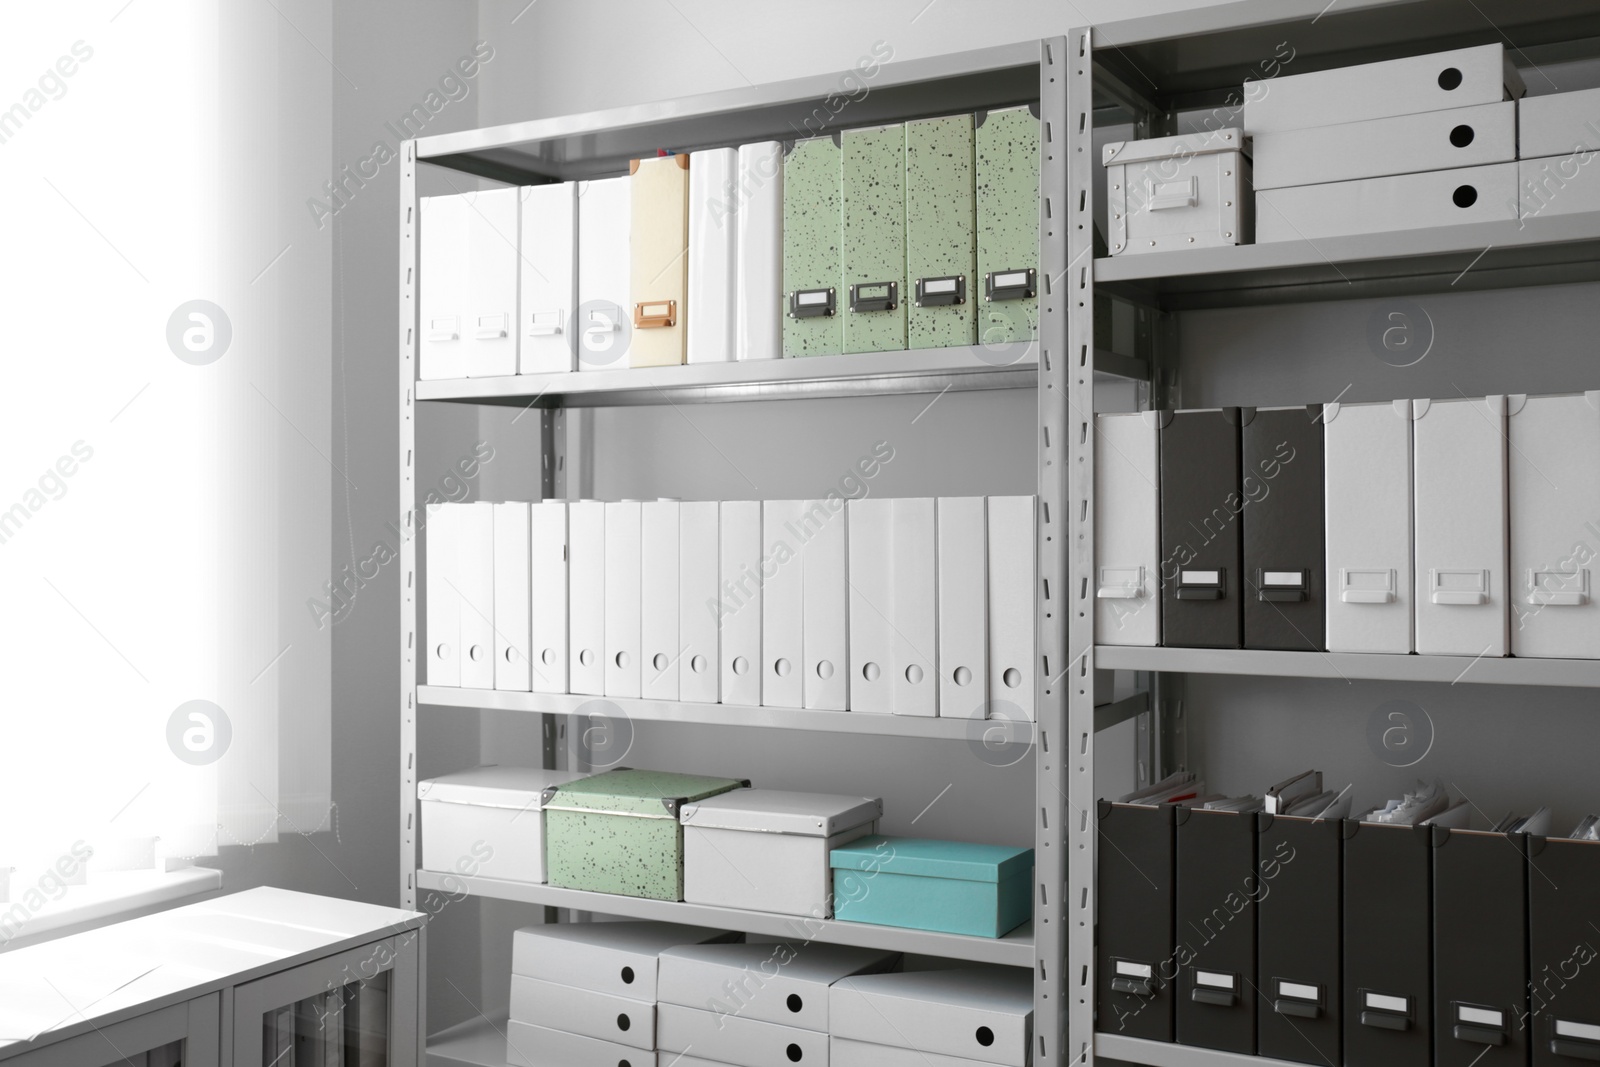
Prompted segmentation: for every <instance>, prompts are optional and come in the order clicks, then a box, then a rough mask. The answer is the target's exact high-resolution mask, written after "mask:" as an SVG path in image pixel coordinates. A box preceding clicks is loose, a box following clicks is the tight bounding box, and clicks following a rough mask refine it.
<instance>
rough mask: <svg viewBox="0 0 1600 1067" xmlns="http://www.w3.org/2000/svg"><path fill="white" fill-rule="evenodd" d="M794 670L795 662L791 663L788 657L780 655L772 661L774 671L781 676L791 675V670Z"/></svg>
mask: <svg viewBox="0 0 1600 1067" xmlns="http://www.w3.org/2000/svg"><path fill="white" fill-rule="evenodd" d="M792 670H794V664H792V663H790V662H789V661H788V660H786V659H783V658H781V657H780V658H778V659H776V660H773V662H772V673H773V674H776V675H777V676H778V677H779V678H787V677H789V672H790V671H792Z"/></svg>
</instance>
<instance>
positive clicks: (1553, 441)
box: [1506, 391, 1600, 659]
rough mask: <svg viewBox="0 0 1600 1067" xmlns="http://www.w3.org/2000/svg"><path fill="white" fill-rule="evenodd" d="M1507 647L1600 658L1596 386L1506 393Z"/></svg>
mask: <svg viewBox="0 0 1600 1067" xmlns="http://www.w3.org/2000/svg"><path fill="white" fill-rule="evenodd" d="M1507 416H1508V417H1507V425H1508V428H1509V429H1508V432H1509V435H1510V436H1509V440H1510V452H1509V454H1508V456H1507V461H1506V462H1507V481H1508V485H1509V501H1510V508H1511V566H1510V586H1511V653H1512V655H1515V656H1551V657H1567V658H1573V659H1595V658H1600V603H1597V602H1596V601H1595V595H1596V593H1600V588H1597V585H1596V577H1597V575H1596V562H1595V561H1596V560H1597V559H1600V392H1596V391H1591V392H1588V393H1580V394H1572V395H1567V396H1530V397H1522V396H1513V397H1509V398H1507Z"/></svg>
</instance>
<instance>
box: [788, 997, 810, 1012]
mask: <svg viewBox="0 0 1600 1067" xmlns="http://www.w3.org/2000/svg"><path fill="white" fill-rule="evenodd" d="M784 1003H785V1004H786V1005H788V1007H789V1010H790V1011H799V1010H800V1009H801V1008H803V1007H805V1003H804V1001H802V1000H801V999H800V994H799V993H790V994H789V999H788V1000H786V1001H784Z"/></svg>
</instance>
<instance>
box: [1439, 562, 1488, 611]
mask: <svg viewBox="0 0 1600 1067" xmlns="http://www.w3.org/2000/svg"><path fill="white" fill-rule="evenodd" d="M1428 587H1429V590H1430V592H1431V594H1432V595H1431V597H1430V598H1429V599H1431V600H1432V601H1433V602H1434V603H1435V604H1450V605H1457V606H1465V607H1471V606H1473V605H1476V604H1487V603H1488V602H1489V572H1488V571H1481V570H1439V569H1437V568H1435V569H1432V570H1429V571H1428Z"/></svg>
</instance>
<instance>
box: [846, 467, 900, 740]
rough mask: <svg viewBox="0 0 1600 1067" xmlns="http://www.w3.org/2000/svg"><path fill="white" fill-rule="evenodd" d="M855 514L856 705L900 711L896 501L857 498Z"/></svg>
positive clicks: (851, 510) (851, 511)
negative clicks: (895, 641)
mask: <svg viewBox="0 0 1600 1067" xmlns="http://www.w3.org/2000/svg"><path fill="white" fill-rule="evenodd" d="M846 512H847V514H848V516H849V524H850V525H849V530H850V541H849V552H850V555H849V575H850V710H851V711H858V712H865V713H867V714H870V715H888V714H890V713H892V712H893V711H894V690H893V688H892V687H891V686H890V684H889V682H890V679H891V678H892V677H893V675H894V660H893V634H894V630H893V628H892V627H893V623H892V621H891V616H892V615H893V609H894V575H893V572H892V571H891V569H890V567H891V565H890V560H891V558H892V556H893V552H894V501H893V500H890V499H886V498H876V499H875V498H871V497H868V498H866V499H864V500H852V501H850V502H849V504H848V505H847V507H846Z"/></svg>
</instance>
